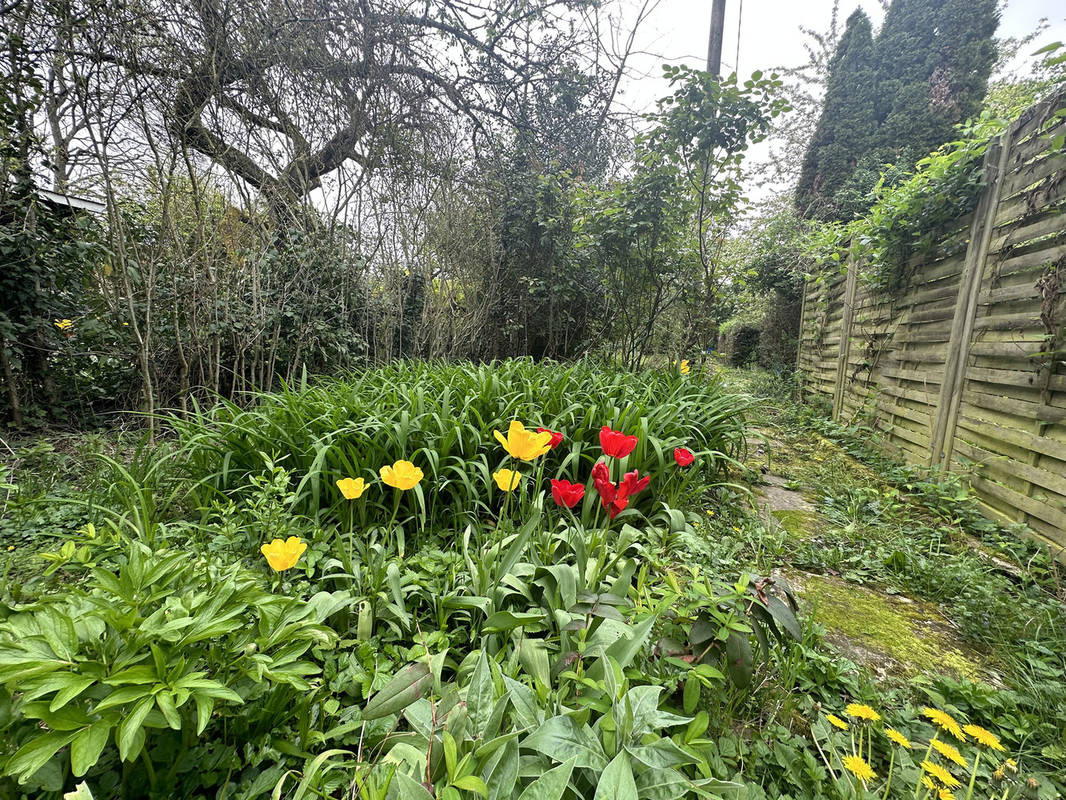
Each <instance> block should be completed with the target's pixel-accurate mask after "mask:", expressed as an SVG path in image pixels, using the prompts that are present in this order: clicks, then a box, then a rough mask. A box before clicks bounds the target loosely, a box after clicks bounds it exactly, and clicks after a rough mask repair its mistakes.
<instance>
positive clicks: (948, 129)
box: [875, 0, 999, 164]
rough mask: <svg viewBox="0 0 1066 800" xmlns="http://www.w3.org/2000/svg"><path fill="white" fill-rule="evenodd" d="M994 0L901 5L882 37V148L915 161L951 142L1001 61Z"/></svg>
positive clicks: (916, 0) (893, 9)
mask: <svg viewBox="0 0 1066 800" xmlns="http://www.w3.org/2000/svg"><path fill="white" fill-rule="evenodd" d="M998 24H999V12H998V10H997V7H996V3H995V0H978V1H977V2H974V1H973V0H947V2H944V0H895V2H893V3H892V5H891V6H890V7H889V9H888V12H887V13H886V14H885V21H884V24H883V25H882V27H881V30H880V31H879V33H878V35H877V41H876V43H875V47H876V50H877V77H878V92H877V97H878V107H877V118H878V122H879V125H880V129H879V139H880V143H879V144H880V147H881V148H882V150H883V151H884V152H885V153H886V154H888V157H887V158H885V161H895V162H897V163H905V164H906V163H908V162H909V160H908V159H907V158H906V156H907V155H908V154H910V160H912V159H913V158H916V157H919V156H921V155H922V154H923V153H927V152H929V151H930V150H933V149H935V148H936V147H938V146H939V145H940V144H941V143H942V142H945V141H948V140H949V139H951V136H952V131H953V130H954V128H955V126H956V125H958V124H960V123H962V122H964V121H965V120H967V119H969V118H970V117H971V116H973V115H974V114H975V113H977V111H978V109H979V108H980V106H981V100H982V98H983V97H984V95H985V89H986V88H987V82H988V76H989V73H990V72H991V69H992V65H993V63H994V62H995V58H996V51H995V44H994V42H993V40H992V36H993V34H994V33H995V31H996V27H997V26H998Z"/></svg>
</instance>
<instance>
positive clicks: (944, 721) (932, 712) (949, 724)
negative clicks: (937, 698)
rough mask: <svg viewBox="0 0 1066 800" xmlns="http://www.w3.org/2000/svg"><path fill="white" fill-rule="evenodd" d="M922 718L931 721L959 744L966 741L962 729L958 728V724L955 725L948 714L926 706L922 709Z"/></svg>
mask: <svg viewBox="0 0 1066 800" xmlns="http://www.w3.org/2000/svg"><path fill="white" fill-rule="evenodd" d="M922 716H924V717H926V718H928V719H930V720H932V721H933V722H934V723H935V724H936V725H937V726H938V727H939V728H941V729H942V730H945V731H947V732H948V733H950V734H951V735H952V736H954V737H955V738H956V739H958V740H959V741H960V742H965V741H966V735H965V734H964V733H963V732H962V728H960V727H959V723H957V722H956V721H955V718H954V717H952V716H951V715H950V714H947V713H945V712H943V711H941V710H940V709H938V708H929V707H928V706H926V707H925V708H923V709H922Z"/></svg>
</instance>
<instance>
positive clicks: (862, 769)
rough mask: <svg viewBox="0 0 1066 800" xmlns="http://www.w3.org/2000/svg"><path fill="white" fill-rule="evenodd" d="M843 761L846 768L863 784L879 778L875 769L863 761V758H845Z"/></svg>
mask: <svg viewBox="0 0 1066 800" xmlns="http://www.w3.org/2000/svg"><path fill="white" fill-rule="evenodd" d="M841 761H842V763H843V764H844V768H845V769H846V770H847V771H848V772H850V773H851V774H852V775H854V776H855V777H856V778H858V779H859V780H860V781H862V782H863V783H865V782H866V781H872V780H873V779H874V778H876V777H877V774H876V773H875V772H874V771H873V768H872V767H871V766H870V765H869V764H867V763H866V761H864V760H863V757H862V756H844V758H843V759H841Z"/></svg>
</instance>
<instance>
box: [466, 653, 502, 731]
mask: <svg viewBox="0 0 1066 800" xmlns="http://www.w3.org/2000/svg"><path fill="white" fill-rule="evenodd" d="M495 701H496V686H495V685H494V684H493V682H492V670H491V669H490V668H489V660H488V657H487V656H486V655H485V651H484V650H482V651H481V655H480V656H479V657H478V660H477V665H476V666H475V667H474V674H473V675H471V676H470V685H469V686H467V687H466V707H467V710H468V711H469V712H470V719H471V721H472V722H473V723H474V730H475V731H476V732H477V733H478V735H479V736H481V737H484V736H485V726H486V724H487V723H488V718H489V716H490V715H491V714H492V709H493V706H494V704H495Z"/></svg>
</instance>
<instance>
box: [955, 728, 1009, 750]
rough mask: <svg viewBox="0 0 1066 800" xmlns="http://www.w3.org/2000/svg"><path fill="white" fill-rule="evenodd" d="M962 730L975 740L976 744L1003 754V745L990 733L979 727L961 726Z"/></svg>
mask: <svg viewBox="0 0 1066 800" xmlns="http://www.w3.org/2000/svg"><path fill="white" fill-rule="evenodd" d="M962 729H963V730H964V731H966V733H968V734H970V736H972V737H973V738H974V739H976V740H977V743H978V744H980V745H984V746H985V747H988V748H991V749H992V750H999V751H1000V752H1003V745H1001V744H1000V743H999V737H998V736H996V734H994V733H992V731H989V730H985V729H984V728H982V727H981V726H980V725H963V726H962Z"/></svg>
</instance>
